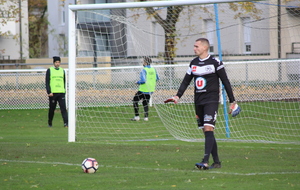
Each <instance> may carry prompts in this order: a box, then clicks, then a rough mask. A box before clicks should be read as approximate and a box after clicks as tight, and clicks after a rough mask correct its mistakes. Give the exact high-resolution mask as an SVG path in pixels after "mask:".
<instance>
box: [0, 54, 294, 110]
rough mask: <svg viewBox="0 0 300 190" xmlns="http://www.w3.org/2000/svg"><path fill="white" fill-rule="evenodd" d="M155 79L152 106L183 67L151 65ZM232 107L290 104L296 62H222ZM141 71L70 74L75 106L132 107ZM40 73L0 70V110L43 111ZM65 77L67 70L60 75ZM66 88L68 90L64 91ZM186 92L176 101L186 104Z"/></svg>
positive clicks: (174, 85)
mask: <svg viewBox="0 0 300 190" xmlns="http://www.w3.org/2000/svg"><path fill="white" fill-rule="evenodd" d="M153 66H154V67H155V68H156V70H157V72H158V74H159V76H160V81H159V82H158V84H157V90H156V92H155V97H156V98H155V102H153V103H154V104H155V103H161V102H162V101H163V99H165V98H168V97H170V96H172V95H174V94H175V93H176V91H177V89H178V87H179V85H180V82H181V80H182V78H183V76H184V74H185V72H186V70H187V68H188V62H187V63H186V64H175V65H153ZM225 68H226V70H227V74H228V77H229V78H230V80H231V83H232V85H233V89H234V93H235V96H236V99H237V100H238V101H256V100H282V99H289V100H296V101H299V97H300V94H299V93H300V86H299V83H300V60H299V59H290V60H272V61H245V62H225ZM141 69H142V67H141V66H130V67H97V68H81V69H77V70H76V106H77V107H80V106H83V107H88V106H105V105H107V104H110V103H111V101H112V99H113V100H114V103H118V104H123V105H127V104H130V105H131V103H132V101H131V99H132V95H133V93H134V92H135V91H136V90H137V88H138V87H137V85H136V84H135V82H136V81H137V80H139V72H140V71H141ZM45 73H46V69H12V70H0V109H40V108H48V96H47V94H46V89H45ZM66 73H67V76H68V69H66ZM68 88H69V87H68ZM192 89H193V85H190V90H191V92H189V91H187V94H189V93H190V94H191V96H189V95H187V96H184V97H183V99H182V101H187V102H190V101H192Z"/></svg>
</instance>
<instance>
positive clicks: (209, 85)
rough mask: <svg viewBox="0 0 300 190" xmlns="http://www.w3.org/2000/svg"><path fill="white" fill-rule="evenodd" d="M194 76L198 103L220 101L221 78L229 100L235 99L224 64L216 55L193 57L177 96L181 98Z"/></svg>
mask: <svg viewBox="0 0 300 190" xmlns="http://www.w3.org/2000/svg"><path fill="white" fill-rule="evenodd" d="M193 78H194V87H195V89H194V92H195V104H196V105H201V104H206V103H212V102H219V93H220V80H219V79H221V81H222V83H223V85H224V87H225V90H226V92H227V95H228V97H229V102H230V103H232V102H233V101H234V96H233V92H232V88H231V85H230V82H229V80H228V77H227V74H226V72H225V68H224V65H223V63H222V62H221V61H219V60H218V59H216V58H215V57H213V56H211V55H209V56H208V57H207V58H205V59H203V60H201V59H200V58H199V57H196V58H195V59H193V60H192V61H191V63H190V66H189V68H188V70H187V72H186V74H185V77H184V78H183V81H182V83H181V85H180V87H179V89H178V92H177V94H176V96H178V97H179V98H180V97H181V96H182V95H183V93H184V92H185V90H186V88H187V87H188V85H189V84H190V82H191V80H192V79H193Z"/></svg>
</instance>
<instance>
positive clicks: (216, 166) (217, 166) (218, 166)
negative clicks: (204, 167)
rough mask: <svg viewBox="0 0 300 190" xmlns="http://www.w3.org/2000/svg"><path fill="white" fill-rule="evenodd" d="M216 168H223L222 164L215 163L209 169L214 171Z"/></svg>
mask: <svg viewBox="0 0 300 190" xmlns="http://www.w3.org/2000/svg"><path fill="white" fill-rule="evenodd" d="M214 168H221V162H215V163H213V164H212V165H211V166H210V167H209V169H214Z"/></svg>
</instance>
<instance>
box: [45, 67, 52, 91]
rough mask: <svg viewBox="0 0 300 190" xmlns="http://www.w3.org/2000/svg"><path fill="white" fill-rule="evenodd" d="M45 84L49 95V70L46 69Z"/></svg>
mask: <svg viewBox="0 0 300 190" xmlns="http://www.w3.org/2000/svg"><path fill="white" fill-rule="evenodd" d="M45 83H46V91H47V94H50V93H51V87H50V69H47V71H46V77H45Z"/></svg>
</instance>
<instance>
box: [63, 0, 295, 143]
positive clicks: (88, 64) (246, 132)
mask: <svg viewBox="0 0 300 190" xmlns="http://www.w3.org/2000/svg"><path fill="white" fill-rule="evenodd" d="M234 2H253V1H245V0H243V1H238V0H226V1H223V0H204V1H195V0H174V1H148V2H127V3H106V4H77V5H69V20H68V24H69V34H68V42H69V44H68V52H69V56H68V58H69V69H68V93H67V94H68V106H69V107H68V109H69V110H68V111H69V128H68V141H69V142H75V141H77V140H78V138H77V137H78V135H80V136H83V139H84V138H86V139H88V140H99V139H103V140H128V141H130V140H165V139H180V140H185V141H199V140H202V139H201V137H200V135H201V131H199V130H197V127H196V121H195V119H194V120H193V117H194V108H193V104H192V103H191V102H192V101H191V98H192V97H193V95H192V85H191V87H189V88H190V91H187V92H186V93H185V95H184V96H183V98H182V100H181V101H180V103H179V104H178V105H176V106H173V105H170V104H168V105H164V104H163V103H162V102H163V99H165V98H168V97H170V96H173V95H174V93H176V90H177V88H178V87H179V84H180V82H181V80H182V77H183V75H184V73H185V72H186V69H187V66H188V63H189V61H190V60H191V59H192V57H193V55H190V54H188V55H187V54H185V53H186V52H190V51H192V44H190V43H186V41H189V39H193V40H195V39H196V38H198V37H200V35H201V36H204V37H207V38H208V39H210V41H211V42H214V39H215V35H216V30H215V27H214V24H215V23H214V19H215V18H214V16H215V15H214V13H209V12H206V14H207V15H206V17H205V19H203V18H202V17H201V16H199V15H196V16H195V14H191V15H185V16H187V17H188V16H190V17H195V18H194V19H195V20H196V21H197V22H198V20H199V23H201V25H203V27H202V28H201V30H199V31H196V32H194V31H193V30H194V28H196V30H197V27H195V26H194V25H196V24H197V23H191V24H190V25H189V27H190V28H184V27H181V30H180V32H178V33H177V34H176V38H178V39H180V42H177V46H176V48H175V49H176V50H177V51H176V50H175V51H176V53H177V54H178V55H179V56H175V58H174V60H173V61H174V62H176V64H169V65H168V64H164V63H165V62H164V61H165V60H164V58H165V54H164V52H163V50H164V49H163V48H161V46H159V45H161V43H162V41H164V40H163V39H164V36H165V34H163V33H160V32H161V30H162V29H161V28H159V27H158V26H157V22H156V21H154V20H153V19H152V20H151V19H149V18H148V17H147V16H144V17H145V19H144V21H147V22H149V25H151V27H148V28H147V27H143V26H140V25H138V24H136V23H135V22H136V20H138V19H139V18H140V17H141V16H140V15H142V14H145V15H146V14H147V13H149V12H147V11H145V10H143V11H140V9H145V8H147V7H155V10H157V11H160V8H162V9H163V8H164V7H169V6H191V7H192V6H203V7H201V8H202V9H203V10H205V11H207V9H209V8H212V9H213V7H211V6H210V5H213V4H225V3H234ZM261 6H267V5H261ZM119 9H128V10H134V11H132V12H134V13H132V14H131V15H130V19H128V18H127V16H128V15H121V13H116V14H115V15H105V13H103V12H99V11H100V10H116V11H117V10H119ZM261 9H262V10H264V7H262V8H261ZM224 10H226V9H225V8H224ZM80 11H87V12H88V11H94V12H93V13H91V14H90V13H84V14H83V13H82V12H81V13H82V14H80V15H79V12H80ZM163 11H164V10H162V15H164V14H165V13H164V12H163ZM190 12H193V11H190ZM190 12H189V13H190ZM228 12H229V11H228ZM270 12H272V11H270ZM93 14H95V15H96V16H94V15H93ZM186 14H188V13H186ZM232 14H233V13H232ZM262 14H263V13H262ZM268 14H269V13H268ZM91 15H92V16H91ZM97 15H98V16H97ZM99 15H100V16H99ZM257 15H258V14H256V15H255V14H252V15H251V13H245V14H243V15H242V17H241V20H239V21H236V22H237V23H238V22H240V23H242V25H239V26H237V25H236V24H235V22H233V21H231V20H228V19H227V18H225V17H224V18H222V19H223V20H222V21H221V22H222V23H225V22H227V23H226V24H224V26H223V30H224V34H225V36H224V38H221V41H222V44H226V43H227V44H230V45H231V43H232V45H231V46H238V45H240V44H242V45H241V47H240V48H237V49H238V50H237V52H235V50H232V48H231V47H229V48H225V50H224V51H222V54H228V55H233V54H236V55H234V56H232V57H229V56H228V57H227V59H229V60H230V59H232V60H231V61H224V62H225V67H226V69H227V72H228V75H229V78H230V79H231V81H232V84H233V86H234V93H235V95H236V99H237V100H238V101H240V102H244V103H243V104H242V105H243V106H244V108H243V114H245V115H244V117H243V116H241V117H240V118H235V119H234V120H232V122H231V123H230V127H231V129H232V131H231V132H232V134H233V135H232V136H233V137H232V140H252V141H292V142H295V139H297V138H298V137H299V133H300V131H299V130H300V129H298V128H297V125H298V124H299V118H298V116H299V114H300V113H299V107H297V105H298V104H297V100H296V101H295V99H297V97H298V98H299V94H298V93H299V86H298V84H299V81H300V79H299V78H300V77H299V76H298V73H300V67H299V66H298V65H299V64H298V63H299V60H298V59H297V58H295V59H285V60H277V59H274V57H272V56H273V54H274V53H270V52H274V51H275V50H273V49H272V48H274V47H276V46H274V45H273V44H272V43H274V42H273V41H272V40H271V39H274V35H275V34H274V32H273V31H272V30H270V33H269V34H268V37H269V38H270V39H266V37H265V36H266V35H265V34H266V30H265V29H264V27H265V26H266V23H265V22H266V19H261V18H259V17H258V16H257ZM79 16H85V17H86V20H85V21H84V23H83V24H82V25H84V26H82V25H80V24H78V23H77V21H78V20H79V19H81V17H80V18H79ZM152 16H153V15H152ZM256 16H257V17H256ZM264 16H265V15H262V16H261V17H264ZM100 17H101V18H102V17H103V19H104V20H103V22H102V23H100V21H99V20H97V19H100ZM232 17H234V16H232ZM252 17H253V20H251V19H252ZM249 18H250V19H249ZM265 18H267V19H269V20H268V21H269V22H270V23H271V24H269V25H268V27H270V28H274V26H273V23H274V22H273V20H271V19H273V18H274V16H272V15H266V17H265ZM92 19H95V20H94V21H93V20H92ZM201 19H202V20H201ZM226 19H227V20H226ZM255 19H256V20H255ZM195 20H193V21H195ZM254 21H257V22H260V23H257V22H254ZM93 22H94V23H96V22H99V23H97V24H99V25H93V24H91V23H93ZM276 22H277V21H276ZM111 23H113V24H115V23H120V24H118V25H117V26H112V25H113V24H111ZM251 24H252V25H251ZM79 25H80V26H79ZM250 25H251V26H250ZM261 25H263V26H264V27H261V30H259V27H260V26H261ZM232 26H233V27H235V28H234V29H232V30H234V31H244V32H243V40H244V42H243V43H241V41H242V40H241V39H238V40H236V41H234V40H231V41H230V40H228V41H226V38H227V37H228V36H230V35H231V36H234V35H236V36H238V34H232V33H231V31H228V28H230V27H232ZM78 27H82V28H84V29H87V30H83V29H82V28H80V30H79V29H78ZM94 27H96V28H97V29H95V30H94V31H93V30H92V29H91V28H94ZM123 27H126V31H123ZM170 27H173V26H170ZM243 27H244V28H243ZM116 28H117V29H118V30H119V31H115V29H116ZM249 28H252V30H251V32H250V30H249ZM81 29H82V30H81ZM102 30H103V31H105V32H107V31H108V30H112V31H111V32H113V33H115V34H116V36H118V38H116V39H110V38H109V37H108V36H107V34H106V33H105V32H104V33H105V34H104V36H102V38H97V37H98V36H97V35H102V33H101V32H102ZM99 31H100V32H99ZM191 31H193V32H194V33H193V34H192V35H191V34H190V33H191ZM296 31H297V30H296ZM221 32H222V31H221ZM90 33H92V34H90ZM100 33H101V34H100ZM82 34H85V35H90V36H92V37H90V38H88V39H83V38H82V37H81V36H80V35H82ZM150 34H151V36H150ZM121 35H122V36H121ZM226 35H227V36H226ZM149 36H150V37H149ZM290 36H291V37H290V38H294V36H300V35H299V31H298V32H296V33H294V34H293V35H290ZM251 37H252V38H257V41H255V43H252V44H251V43H250V42H251ZM188 38H189V39H188ZM103 39H105V40H103ZM124 39H126V41H124ZM228 39H229V37H228ZM262 39H263V40H267V42H268V44H270V45H269V47H265V46H266V43H265V42H264V41H263V40H262ZM97 40H98V41H97ZM147 41H151V42H153V43H151V44H150V42H147ZM260 41H261V44H259V43H260ZM286 41H288V42H290V41H294V39H289V40H286ZM189 42H190V41H189ZM224 42H225V43H224ZM79 43H81V44H79ZM83 44H84V45H85V46H96V45H99V47H98V46H97V47H90V48H85V49H84V48H82V47H81V46H83ZM103 44H105V45H103ZM216 44H217V42H216V40H215V42H214V44H213V45H214V46H216ZM100 45H101V47H100ZM106 46H107V47H108V49H105V48H106ZM131 46H132V47H133V48H132V49H130V48H129V47H131ZM146 46H151V47H149V49H150V48H151V50H150V51H149V49H147V48H146ZM158 46H159V47H158ZM256 47H257V49H256ZM282 47H290V44H283V45H282ZM80 48H81V49H80ZM125 48H127V49H126V50H123V49H125ZM100 49H101V51H100ZM112 49H114V52H109V51H110V50H112ZM184 49H185V50H184ZM216 49H217V48H213V47H212V49H210V53H212V54H216V56H218V51H217V50H216ZM265 49H268V51H266V52H262V51H264V50H265ZM119 51H124V52H119ZM232 52H234V53H232ZM113 53H114V54H115V55H116V54H118V53H119V54H118V55H117V56H118V57H120V59H119V60H114V59H113V58H112V57H113ZM79 54H80V55H79ZM250 54H251V55H256V57H255V59H256V60H251V59H252V57H251V56H248V55H250ZM81 55H84V56H81ZM145 56H149V57H151V58H152V59H153V61H154V63H153V67H154V68H155V69H156V70H157V72H158V73H159V75H160V76H161V80H160V82H159V83H158V87H157V92H155V93H154V95H153V105H154V106H153V108H150V114H151V116H153V119H152V118H151V117H150V118H149V122H148V123H146V122H141V121H140V122H136V123H132V122H131V121H130V117H132V116H133V109H132V102H131V100H132V97H133V95H134V93H135V91H136V90H137V87H136V86H134V85H133V84H134V80H138V74H139V72H140V70H141V69H142V67H141V64H140V61H141V58H143V57H145ZM242 56H244V59H245V60H246V59H247V60H249V61H238V62H235V61H234V59H236V58H239V57H242ZM223 59H224V57H223ZM258 59H260V60H263V61H257V60H258ZM271 59H274V60H271ZM122 61H123V62H126V63H128V64H123V65H122V64H120V63H121V62H122ZM79 64H80V66H78V65H79ZM100 64H101V66H100V67H97V66H98V65H100ZM113 64H115V65H113ZM262 69H264V70H265V69H266V70H265V72H264V74H258V73H259V72H260V71H261V70H262ZM297 69H298V70H299V71H297ZM298 77H299V78H298ZM79 79H80V80H79ZM85 79H87V80H85ZM278 87H281V88H282V89H281V91H280V92H279V91H277V90H278V89H277V88H278ZM78 89H80V90H78ZM81 95H82V96H81ZM100 99H101V100H103V101H99V100H100ZM79 100H80V101H81V102H80V101H79ZM283 105H284V106H285V107H284V108H283V109H282V111H283V112H285V113H282V112H279V111H278V108H279V107H281V106H283ZM100 107H101V108H100ZM247 108H248V109H249V110H248V111H247V110H245V109H247ZM142 110H143V108H140V111H142ZM275 110H277V111H278V112H276V111H275ZM266 112H267V113H266ZM221 114H222V111H220V113H219V117H220V115H221ZM246 114H249V115H247V116H246ZM260 114H265V115H266V116H265V117H266V118H263V119H260V118H255V115H260ZM285 114H289V115H288V116H286V115H285ZM121 116H122V117H121ZM283 117H285V118H283ZM275 118H276V119H278V121H274V120H275ZM223 122H224V119H223V118H220V119H218V124H217V125H218V126H220V128H222V130H223V129H225V127H224V124H222V123H223ZM251 122H253V123H251ZM261 125H266V131H263V132H262V133H265V134H259V132H258V131H256V130H258V129H259V128H261ZM281 125H290V126H291V129H290V130H291V133H289V134H288V133H286V134H283V136H280V135H281V134H280V132H281V130H284V126H281ZM152 127H153V128H152ZM247 127H249V128H247ZM150 128H151V129H150ZM191 128H192V129H191ZM217 133H219V134H216V135H217V138H226V137H225V135H224V134H225V132H224V130H223V131H222V132H217ZM101 135H104V136H105V137H100V136H101ZM218 135H219V136H218ZM139 136H143V137H142V138H140V137H139ZM278 136H280V137H278ZM277 137H278V140H277V139H276V138H277Z"/></svg>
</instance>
